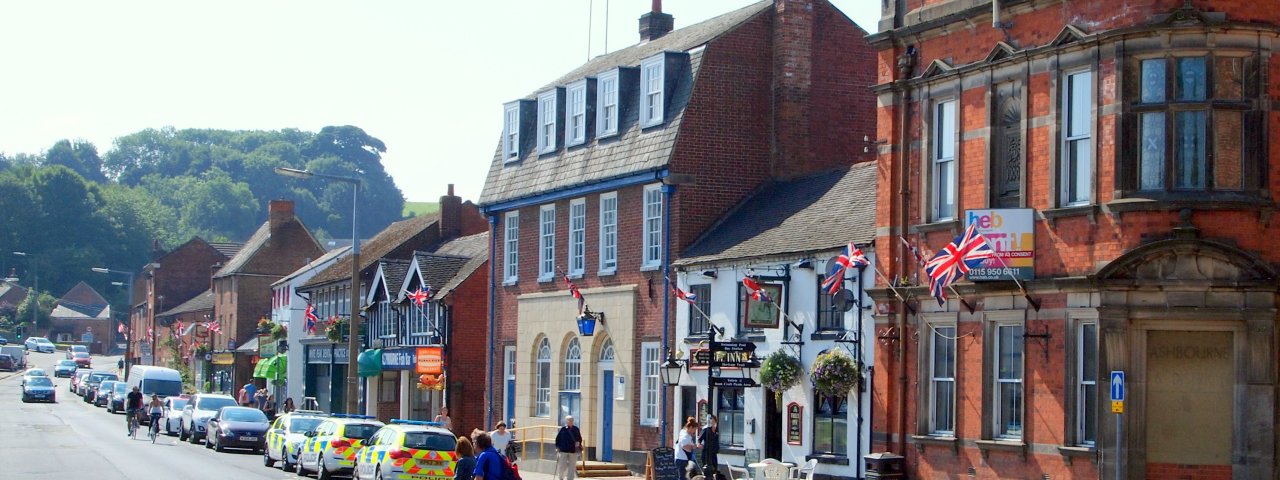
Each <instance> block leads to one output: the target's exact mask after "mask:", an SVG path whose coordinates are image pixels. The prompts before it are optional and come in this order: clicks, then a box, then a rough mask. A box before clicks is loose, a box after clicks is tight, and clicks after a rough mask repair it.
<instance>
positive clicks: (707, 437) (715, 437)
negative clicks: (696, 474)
mask: <svg viewBox="0 0 1280 480" xmlns="http://www.w3.org/2000/svg"><path fill="white" fill-rule="evenodd" d="M698 444H699V445H702V468H703V469H704V470H705V472H703V473H704V474H705V475H706V476H707V477H708V478H711V475H712V474H714V473H715V472H717V471H718V470H719V465H720V459H719V458H718V456H719V455H720V424H719V422H718V421H716V417H714V416H711V415H708V416H707V426H705V427H702V433H700V434H699V435H698ZM717 478H718V477H717Z"/></svg>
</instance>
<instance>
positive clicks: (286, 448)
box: [262, 410, 328, 472]
mask: <svg viewBox="0 0 1280 480" xmlns="http://www.w3.org/2000/svg"><path fill="white" fill-rule="evenodd" d="M326 417H328V415H326V414H325V413H324V412H321V411H316V410H294V411H292V412H289V413H286V414H283V415H280V416H279V417H276V419H275V421H274V422H272V423H271V429H270V430H268V431H267V451H266V453H263V454H262V464H263V465H266V466H268V467H270V466H272V465H275V463H276V461H277V460H279V461H280V469H281V470H284V471H286V472H289V471H293V468H294V467H295V466H297V465H298V456H297V452H298V446H299V445H301V444H302V442H303V441H305V440H306V439H307V436H306V433H307V432H310V431H313V430H315V429H316V427H318V426H320V423H321V422H324V421H325V418H326Z"/></svg>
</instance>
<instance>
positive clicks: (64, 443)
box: [0, 352, 299, 480]
mask: <svg viewBox="0 0 1280 480" xmlns="http://www.w3.org/2000/svg"><path fill="white" fill-rule="evenodd" d="M61 358H65V356H64V354H63V352H58V353H55V354H48V353H32V354H30V356H29V363H31V364H32V366H38V367H40V368H44V369H45V370H46V371H48V372H51V373H52V372H53V365H54V363H55V362H56V361H57V360H58V359H61ZM94 363H95V364H97V365H110V367H108V368H110V369H111V370H114V369H115V358H107V357H103V358H98V357H95V358H94ZM20 380H21V379H20V376H19V375H8V374H0V465H4V467H3V468H2V469H0V477H3V478H24V479H27V478H34V479H59V480H65V479H67V478H92V479H94V480H106V479H171V478H192V479H218V480H230V479H272V480H279V479H284V478H288V479H295V480H296V479H298V478H299V477H297V476H296V475H294V474H292V473H284V472H282V471H280V469H279V468H266V467H264V466H262V456H261V455H257V454H253V453H251V452H247V451H244V452H239V451H234V450H232V451H228V452H226V453H217V452H214V451H213V450H209V449H206V448H204V446H203V445H191V444H189V443H186V442H179V441H178V439H177V437H169V436H161V437H159V438H158V439H157V440H156V443H155V444H154V445H153V444H152V443H151V440H149V439H147V438H146V436H145V435H143V434H142V431H139V434H138V439H137V440H133V439H130V438H128V437H127V436H125V424H124V416H123V415H119V414H117V415H112V414H109V413H107V411H106V409H103V408H98V407H94V406H92V405H90V404H87V403H84V402H83V401H81V399H80V397H77V396H75V395H74V394H72V393H71V392H69V391H67V383H68V382H69V381H70V380H69V379H66V378H56V379H54V381H55V384H57V387H58V388H57V396H58V403H52V404H49V403H22V387H21V386H20Z"/></svg>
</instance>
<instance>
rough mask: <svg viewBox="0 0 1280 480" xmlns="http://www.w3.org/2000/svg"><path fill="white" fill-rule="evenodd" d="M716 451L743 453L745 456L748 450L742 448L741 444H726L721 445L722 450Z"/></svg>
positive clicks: (729, 453)
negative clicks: (730, 445)
mask: <svg viewBox="0 0 1280 480" xmlns="http://www.w3.org/2000/svg"><path fill="white" fill-rule="evenodd" d="M716 453H719V454H720V455H742V456H744V457H745V456H746V455H747V450H746V449H744V448H742V447H741V446H738V447H726V446H724V445H721V446H720V451H719V452H716Z"/></svg>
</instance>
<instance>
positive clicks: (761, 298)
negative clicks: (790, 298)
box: [742, 277, 771, 303]
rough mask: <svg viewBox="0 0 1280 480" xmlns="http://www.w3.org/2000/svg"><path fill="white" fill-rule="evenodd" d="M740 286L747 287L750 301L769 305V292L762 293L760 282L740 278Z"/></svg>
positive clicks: (748, 278)
mask: <svg viewBox="0 0 1280 480" xmlns="http://www.w3.org/2000/svg"><path fill="white" fill-rule="evenodd" d="M742 286H744V287H747V292H748V293H750V294H751V299H752V300H755V301H757V302H765V303H769V302H770V301H771V300H770V299H769V292H766V291H764V288H763V287H761V286H760V282H757V281H756V279H754V278H751V277H742Z"/></svg>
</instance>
